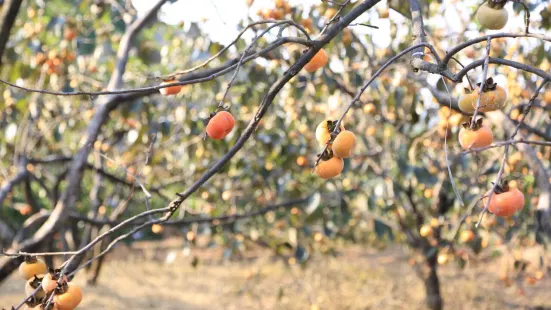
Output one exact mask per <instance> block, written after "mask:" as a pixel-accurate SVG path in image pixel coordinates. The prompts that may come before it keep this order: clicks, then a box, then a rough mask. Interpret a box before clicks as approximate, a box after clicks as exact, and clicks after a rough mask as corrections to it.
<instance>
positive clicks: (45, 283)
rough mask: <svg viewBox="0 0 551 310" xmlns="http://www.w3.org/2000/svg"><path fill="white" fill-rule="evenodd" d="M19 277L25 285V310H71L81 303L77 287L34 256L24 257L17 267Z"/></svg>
mask: <svg viewBox="0 0 551 310" xmlns="http://www.w3.org/2000/svg"><path fill="white" fill-rule="evenodd" d="M19 275H20V276H21V278H23V280H26V281H27V283H25V294H26V295H27V297H29V296H31V295H32V297H30V298H28V299H27V301H26V303H25V308H23V309H29V310H30V309H36V310H39V309H40V310H72V309H75V308H76V307H77V306H78V305H79V304H80V302H81V301H82V290H81V289H80V287H79V286H78V285H75V284H74V283H72V282H69V281H68V280H67V277H66V276H65V275H61V271H60V270H59V269H48V267H47V266H46V263H44V261H42V260H40V259H38V258H36V257H35V256H25V261H24V262H23V263H21V265H19Z"/></svg>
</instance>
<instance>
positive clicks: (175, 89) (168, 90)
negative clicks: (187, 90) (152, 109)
mask: <svg viewBox="0 0 551 310" xmlns="http://www.w3.org/2000/svg"><path fill="white" fill-rule="evenodd" d="M177 82H178V81H177V80H170V81H164V82H162V83H161V86H163V85H168V84H173V83H177ZM181 90H182V86H181V85H174V86H169V87H165V88H161V89H159V92H160V93H161V95H163V96H170V95H176V94H177V93H179V92H180V91H181Z"/></svg>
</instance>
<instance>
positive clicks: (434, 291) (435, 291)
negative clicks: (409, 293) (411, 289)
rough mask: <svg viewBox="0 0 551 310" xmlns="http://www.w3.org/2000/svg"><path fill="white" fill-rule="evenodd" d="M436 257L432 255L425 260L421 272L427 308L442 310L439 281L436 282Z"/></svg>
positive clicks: (442, 302) (442, 303)
mask: <svg viewBox="0 0 551 310" xmlns="http://www.w3.org/2000/svg"><path fill="white" fill-rule="evenodd" d="M436 259H437V255H432V256H431V257H428V258H427V265H426V269H425V270H424V272H423V282H424V284H425V292H426V294H427V297H426V302H427V307H428V308H429V309H431V310H442V309H443V308H444V301H443V300H442V295H441V294H440V281H439V280H438V273H437V269H438V263H437V261H436Z"/></svg>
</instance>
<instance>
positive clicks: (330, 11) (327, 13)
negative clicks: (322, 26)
mask: <svg viewBox="0 0 551 310" xmlns="http://www.w3.org/2000/svg"><path fill="white" fill-rule="evenodd" d="M335 14H337V9H335V8H328V9H327V10H326V11H325V14H323V17H325V19H327V20H330V19H331V18H333V16H335Z"/></svg>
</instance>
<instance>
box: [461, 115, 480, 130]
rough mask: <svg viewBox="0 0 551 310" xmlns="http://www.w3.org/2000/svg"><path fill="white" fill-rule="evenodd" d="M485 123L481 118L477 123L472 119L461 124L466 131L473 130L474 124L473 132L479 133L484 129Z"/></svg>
mask: <svg viewBox="0 0 551 310" xmlns="http://www.w3.org/2000/svg"><path fill="white" fill-rule="evenodd" d="M483 121H484V120H483V119H482V118H479V119H477V120H476V121H475V120H473V118H472V117H471V118H470V119H469V121H468V122H464V123H463V124H461V126H463V128H465V129H471V124H472V123H473V122H474V125H473V126H472V130H473V131H477V130H479V129H480V128H482V123H483Z"/></svg>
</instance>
